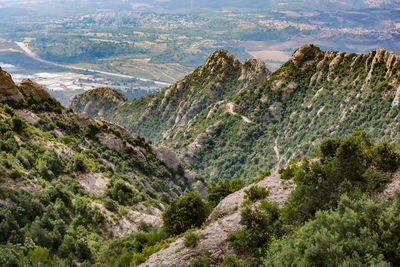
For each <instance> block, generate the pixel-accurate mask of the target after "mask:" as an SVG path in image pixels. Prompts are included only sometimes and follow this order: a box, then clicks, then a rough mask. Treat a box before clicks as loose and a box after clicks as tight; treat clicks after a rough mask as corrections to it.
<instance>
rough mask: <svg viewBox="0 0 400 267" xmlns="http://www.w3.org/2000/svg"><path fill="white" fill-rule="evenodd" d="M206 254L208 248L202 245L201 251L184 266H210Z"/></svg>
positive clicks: (207, 253)
mask: <svg viewBox="0 0 400 267" xmlns="http://www.w3.org/2000/svg"><path fill="white" fill-rule="evenodd" d="M208 255H209V252H208V250H207V249H206V248H205V247H204V246H203V247H202V249H201V253H200V255H199V256H197V257H196V258H194V259H193V260H191V261H190V262H189V264H188V265H186V267H208V266H210V261H209V260H208Z"/></svg>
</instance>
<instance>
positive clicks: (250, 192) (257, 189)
mask: <svg viewBox="0 0 400 267" xmlns="http://www.w3.org/2000/svg"><path fill="white" fill-rule="evenodd" d="M244 192H245V196H244V198H245V199H247V200H249V201H250V202H254V201H257V200H261V199H264V198H266V197H267V196H268V195H269V191H268V190H267V189H266V188H265V187H262V186H258V185H252V186H251V187H250V188H249V189H247V190H245V191H244Z"/></svg>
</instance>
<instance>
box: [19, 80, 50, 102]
mask: <svg viewBox="0 0 400 267" xmlns="http://www.w3.org/2000/svg"><path fill="white" fill-rule="evenodd" d="M18 89H19V91H20V92H21V93H22V95H24V96H29V97H32V98H33V99H35V100H46V99H50V98H51V96H50V94H49V93H48V92H47V91H46V89H44V88H43V87H42V86H40V85H39V84H38V83H37V82H34V81H32V80H30V79H25V80H23V81H21V82H20V83H19V84H18Z"/></svg>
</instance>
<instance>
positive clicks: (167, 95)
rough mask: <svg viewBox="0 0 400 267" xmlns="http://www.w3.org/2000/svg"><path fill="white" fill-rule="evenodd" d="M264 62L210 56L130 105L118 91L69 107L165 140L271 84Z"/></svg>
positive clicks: (90, 95)
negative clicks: (215, 107)
mask: <svg viewBox="0 0 400 267" xmlns="http://www.w3.org/2000/svg"><path fill="white" fill-rule="evenodd" d="M269 74H270V72H269V71H268V69H267V68H266V66H265V64H264V63H263V62H260V61H257V60H254V59H250V60H246V61H245V62H244V63H241V62H239V60H238V59H236V58H235V57H234V56H233V55H232V54H231V53H229V52H228V51H226V50H219V51H216V52H215V53H213V54H212V55H210V57H209V58H208V59H207V61H206V63H205V64H204V65H203V66H200V67H198V68H197V69H196V70H195V71H194V72H192V73H191V74H189V75H187V76H186V77H185V78H184V79H182V80H181V81H179V82H177V83H176V84H174V85H172V86H170V87H169V88H167V89H165V90H163V91H161V92H157V93H154V94H151V95H149V96H145V97H141V98H138V99H135V100H133V101H131V102H128V101H126V99H124V98H123V97H121V96H120V94H118V93H117V92H113V91H111V90H109V89H104V88H100V89H95V90H92V91H88V92H86V93H84V94H81V95H78V96H76V97H74V98H73V99H71V101H70V104H69V106H70V107H71V108H72V109H73V110H74V111H76V112H80V113H83V114H86V115H88V116H90V117H96V116H102V117H104V118H106V119H108V120H110V121H113V122H116V123H119V124H120V125H123V126H124V127H126V128H127V129H128V130H129V131H130V132H131V133H132V134H138V135H141V136H144V137H146V138H150V139H152V140H160V139H162V137H163V135H165V133H166V132H167V131H169V130H170V129H171V128H174V127H176V126H178V125H181V124H182V125H183V124H186V123H187V122H188V121H189V120H191V119H192V118H193V117H195V116H196V115H197V114H198V113H200V112H201V111H203V110H204V109H206V108H207V107H208V106H209V105H211V104H214V103H216V102H218V101H221V100H224V99H226V98H229V97H231V96H233V95H234V94H236V93H239V92H241V91H245V90H247V89H248V88H251V87H253V86H255V85H256V84H257V83H259V82H260V81H262V80H264V79H266V78H267V77H268V76H269Z"/></svg>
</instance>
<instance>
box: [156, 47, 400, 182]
mask: <svg viewBox="0 0 400 267" xmlns="http://www.w3.org/2000/svg"><path fill="white" fill-rule="evenodd" d="M399 100H400V58H399V57H398V56H397V55H396V54H395V53H394V52H390V51H386V50H384V49H378V50H376V51H372V52H371V53H368V54H355V53H344V52H335V51H326V52H324V51H321V50H320V49H319V48H318V47H315V46H313V45H304V46H302V47H301V48H299V49H298V50H296V51H295V52H294V53H293V58H292V60H290V61H289V62H287V63H286V64H284V65H283V66H282V67H280V68H279V69H277V70H276V71H275V72H274V73H272V75H271V76H270V77H269V78H267V79H265V81H264V82H262V83H260V84H259V85H258V86H254V87H253V88H250V89H248V90H245V91H243V92H240V93H238V94H236V95H235V96H234V97H232V98H230V99H227V100H224V101H220V102H217V103H215V104H213V105H211V106H210V107H209V108H207V109H206V110H204V111H203V112H201V113H199V114H198V115H197V116H196V117H195V118H193V119H192V120H190V121H189V122H188V123H187V124H185V125H181V126H179V127H175V128H174V129H172V130H171V131H169V132H167V134H166V135H165V136H164V137H165V142H166V144H167V145H168V146H170V147H171V148H174V149H175V150H177V151H179V153H180V154H181V155H182V156H183V158H184V159H185V160H186V161H187V162H189V163H191V164H192V166H193V167H194V168H195V169H196V170H197V171H199V172H200V173H201V174H203V175H205V176H208V175H209V176H211V177H212V178H217V179H220V178H224V179H231V178H233V177H245V178H248V179H251V178H252V177H255V176H257V175H258V174H259V173H261V172H262V171H263V170H265V169H268V168H276V167H279V166H282V165H284V164H285V163H287V162H288V161H290V160H291V159H293V158H294V157H299V156H301V155H305V154H306V155H307V154H311V153H312V152H313V150H314V147H315V145H316V144H318V142H319V140H321V139H322V138H325V137H331V136H345V135H347V134H349V133H351V132H352V131H353V130H354V129H356V128H357V127H361V128H363V129H365V130H367V132H368V133H369V134H371V135H372V137H373V139H374V140H376V141H381V140H390V141H397V142H399V141H400V137H399V135H398V131H399V130H400V129H399V125H400V116H399V111H400V108H399Z"/></svg>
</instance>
